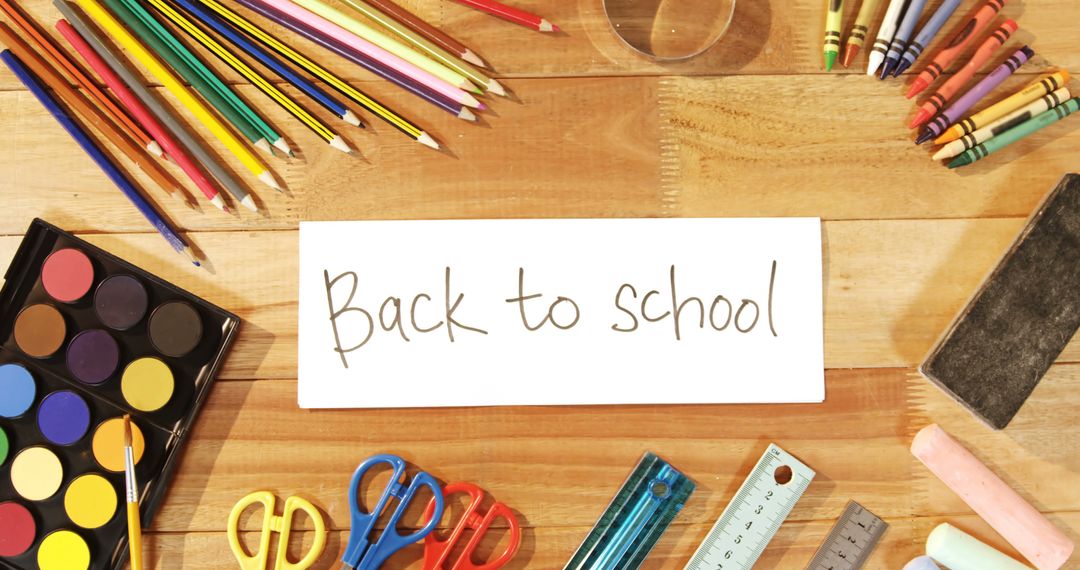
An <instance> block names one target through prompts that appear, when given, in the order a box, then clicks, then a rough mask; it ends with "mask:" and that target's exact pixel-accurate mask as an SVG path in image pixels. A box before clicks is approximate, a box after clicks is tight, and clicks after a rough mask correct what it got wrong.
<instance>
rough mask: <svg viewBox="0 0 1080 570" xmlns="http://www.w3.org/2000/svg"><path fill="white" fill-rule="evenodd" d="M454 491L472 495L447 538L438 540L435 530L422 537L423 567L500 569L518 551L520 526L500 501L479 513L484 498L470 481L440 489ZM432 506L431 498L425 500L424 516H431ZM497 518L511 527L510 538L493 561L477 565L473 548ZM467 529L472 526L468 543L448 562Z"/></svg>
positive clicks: (446, 493)
mask: <svg viewBox="0 0 1080 570" xmlns="http://www.w3.org/2000/svg"><path fill="white" fill-rule="evenodd" d="M455 493H466V494H468V495H469V496H470V497H471V499H470V501H469V506H468V507H466V508H465V512H464V513H463V514H462V516H461V519H460V520H459V521H458V523H457V524H456V525H454V529H453V530H452V531H451V532H450V536H449V537H448V538H447V539H446V540H439V539H438V537H436V536H435V534H434V533H433V534H429V535H427V538H425V539H424V570H495V569H496V568H502V567H503V566H505V565H506V563H507V562H509V561H510V559H512V558H513V557H514V555H515V554H517V551H518V548H519V547H520V546H521V526H520V525H519V524H518V521H517V518H516V517H515V516H514V512H513V511H512V510H510V507H508V506H506V505H505V504H503V503H495V504H494V505H492V506H491V508H490V509H488V510H487V512H486V513H481V512H479V510H480V503H481V502H483V500H484V491H483V490H482V489H480V488H479V487H477V486H476V485H473V484H472V483H451V484H449V485H447V486H446V487H444V488H443V495H444V497H450V496H451V495H453V494H455ZM434 506H435V505H434V501H432V502H430V503H428V508H427V509H426V510H425V511H424V516H425V517H427V518H430V517H432V516H434V514H435V513H434V510H435V509H434ZM500 518H503V519H506V522H507V525H508V528H509V529H510V540H509V543H508V544H507V545H506V550H504V551H503V553H502V554H500V555H499V556H498V557H496V558H495V559H494V560H491V561H488V562H484V563H482V564H479V565H478V564H476V563H475V562H473V558H474V554H475V552H476V549H477V548H478V547H479V546H480V542H481V541H483V539H484V535H486V534H487V532H488V530H489V529H490V528H491V525H492V523H494V522H495V521H496V520H498V519H500ZM434 520H436V521H437V520H439V519H438V518H436V519H434ZM469 529H472V531H473V533H472V535H471V536H470V537H469V540H468V542H466V543H465V548H464V549H462V551H461V555H460V556H459V557H458V559H457V560H455V561H454V562H452V563H448V562H447V558H449V556H450V553H451V552H452V551H453V550H454V549H455V547H456V545H457V543H458V541H459V540H460V539H461V537H462V535H464V533H465V531H466V530H469Z"/></svg>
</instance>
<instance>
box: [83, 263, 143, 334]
mask: <svg viewBox="0 0 1080 570" xmlns="http://www.w3.org/2000/svg"><path fill="white" fill-rule="evenodd" d="M149 305H150V299H149V296H148V295H147V293H146V287H143V284H142V283H140V282H139V280H138V279H136V278H134V277H132V276H130V275H113V276H112V277H109V278H108V279H106V280H104V281H102V282H101V285H98V288H97V291H95V292H94V312H96V313H97V316H98V318H99V319H101V322H102V323H104V324H105V326H107V327H109V328H110V329H113V330H118V331H126V330H128V329H130V328H131V327H134V326H135V325H137V324H139V322H140V321H142V320H143V317H145V316H146V311H147V308H148V307H149Z"/></svg>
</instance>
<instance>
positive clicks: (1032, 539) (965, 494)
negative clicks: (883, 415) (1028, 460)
mask: <svg viewBox="0 0 1080 570" xmlns="http://www.w3.org/2000/svg"><path fill="white" fill-rule="evenodd" d="M911 453H912V454H913V455H915V457H917V458H918V459H919V461H922V462H923V464H924V465H926V467H927V468H929V469H930V471H931V472H932V473H933V474H934V475H936V476H937V477H938V479H941V481H942V482H943V483H945V484H946V485H947V486H948V487H949V488H950V489H952V490H953V492H954V493H956V494H957V495H959V496H960V498H961V499H963V500H964V502H965V503H967V505H968V506H969V507H971V508H972V509H973V510H974V511H975V513H976V514H978V515H979V516H980V517H982V518H983V520H985V521H986V522H987V523H989V524H990V526H991V527H993V528H994V530H996V531H997V532H998V534H1000V535H1001V536H1002V537H1004V538H1005V540H1007V541H1009V544H1011V545H1012V546H1013V548H1015V549H1016V550H1017V551H1019V552H1020V554H1022V555H1024V557H1026V558H1027V559H1028V560H1029V561H1030V562H1031V563H1032V564H1034V565H1035V567H1036V568H1038V569H1039V570H1057V569H1058V568H1061V566H1062V565H1064V564H1065V562H1066V561H1067V560H1068V559H1069V556H1071V555H1072V552H1073V543H1072V541H1071V540H1069V537H1067V536H1065V534H1064V533H1063V532H1061V531H1060V530H1058V528H1057V527H1055V526H1054V525H1053V523H1051V522H1050V520H1049V519H1047V518H1046V517H1045V516H1043V515H1042V514H1041V513H1039V511H1037V510H1035V507H1033V506H1031V504H1029V503H1028V502H1027V501H1025V500H1024V499H1023V498H1022V497H1020V495H1018V494H1017V493H1016V491H1014V490H1012V488H1010V487H1009V486H1008V485H1007V484H1005V482H1004V481H1002V480H1001V478H999V477H998V476H997V475H995V474H994V472H993V471H990V469H989V468H987V467H986V465H984V464H983V463H982V462H981V461H979V460H978V459H977V458H976V457H975V456H974V455H972V454H971V452H970V451H968V450H967V449H965V448H964V446H962V445H960V444H959V443H957V442H956V440H954V439H953V438H952V437H950V436H949V434H947V433H945V430H943V429H941V428H940V427H939V426H938V425H937V424H930V425H928V426H926V427H924V428H923V429H922V430H920V431H919V433H918V434H916V435H915V439H914V440H913V441H912V442H911Z"/></svg>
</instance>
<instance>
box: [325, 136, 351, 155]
mask: <svg viewBox="0 0 1080 570" xmlns="http://www.w3.org/2000/svg"><path fill="white" fill-rule="evenodd" d="M330 146H332V147H334V148H336V149H338V150H340V151H341V152H344V153H345V154H352V149H351V148H349V145H348V144H346V143H345V139H343V138H341V135H334V138H332V139H330Z"/></svg>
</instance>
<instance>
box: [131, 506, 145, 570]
mask: <svg viewBox="0 0 1080 570" xmlns="http://www.w3.org/2000/svg"><path fill="white" fill-rule="evenodd" d="M127 516H128V546H130V548H131V550H130V552H131V570H142V522H141V521H140V519H139V503H128V504H127Z"/></svg>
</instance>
